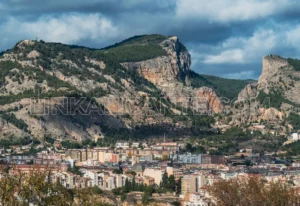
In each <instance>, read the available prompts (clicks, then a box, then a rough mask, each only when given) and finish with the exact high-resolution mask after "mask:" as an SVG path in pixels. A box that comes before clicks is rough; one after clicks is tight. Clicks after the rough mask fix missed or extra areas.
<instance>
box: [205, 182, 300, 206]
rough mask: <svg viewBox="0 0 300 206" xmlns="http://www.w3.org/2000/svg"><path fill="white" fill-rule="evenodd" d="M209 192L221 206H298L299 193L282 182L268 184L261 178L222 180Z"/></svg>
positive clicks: (299, 203)
mask: <svg viewBox="0 0 300 206" xmlns="http://www.w3.org/2000/svg"><path fill="white" fill-rule="evenodd" d="M209 192H210V194H211V196H212V198H213V199H214V200H215V203H216V204H217V205H220V206H232V205H236V206H244V205H247V206H257V205H260V206H294V205H295V206H296V205H300V194H299V192H298V191H297V190H296V189H294V188H291V187H289V186H288V185H286V184H283V183H281V182H271V183H269V184H266V182H265V181H264V180H263V179H262V178H260V177H249V178H245V179H232V180H229V181H226V180H222V181H219V182H217V183H215V184H213V185H212V186H211V187H210V188H209Z"/></svg>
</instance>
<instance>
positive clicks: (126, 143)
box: [116, 142, 129, 149]
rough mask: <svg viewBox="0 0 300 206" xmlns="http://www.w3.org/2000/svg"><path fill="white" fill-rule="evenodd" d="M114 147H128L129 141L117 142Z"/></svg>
mask: <svg viewBox="0 0 300 206" xmlns="http://www.w3.org/2000/svg"><path fill="white" fill-rule="evenodd" d="M116 148H122V149H127V148H129V143H128V142H117V143H116Z"/></svg>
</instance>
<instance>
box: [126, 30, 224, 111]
mask: <svg viewBox="0 0 300 206" xmlns="http://www.w3.org/2000/svg"><path fill="white" fill-rule="evenodd" d="M160 46H161V47H162V48H163V49H164V50H165V51H166V53H167V55H166V56H162V57H157V58H154V59H150V60H146V61H141V62H125V63H121V64H122V65H123V66H124V67H125V68H127V69H136V70H137V71H139V73H140V74H141V75H142V76H143V77H144V78H146V79H147V80H149V81H150V82H152V83H153V84H154V85H156V86H157V87H158V88H160V89H161V90H162V91H163V92H164V93H165V94H166V96H167V97H168V98H169V99H170V100H171V102H172V103H174V104H179V105H180V106H182V107H189V108H194V109H196V110H197V111H198V112H212V113H219V112H221V111H222V109H223V106H222V103H221V101H220V100H219V98H218V97H217V95H216V94H215V92H214V91H213V90H212V89H210V88H207V87H203V88H200V89H195V88H191V87H189V75H188V74H189V71H190V66H191V56H190V54H189V53H188V51H187V50H186V48H185V47H184V46H183V45H182V44H181V43H180V42H179V40H178V38H177V37H175V36H173V37H170V38H168V39H166V40H165V41H163V42H162V43H161V44H160ZM200 110H201V111H200Z"/></svg>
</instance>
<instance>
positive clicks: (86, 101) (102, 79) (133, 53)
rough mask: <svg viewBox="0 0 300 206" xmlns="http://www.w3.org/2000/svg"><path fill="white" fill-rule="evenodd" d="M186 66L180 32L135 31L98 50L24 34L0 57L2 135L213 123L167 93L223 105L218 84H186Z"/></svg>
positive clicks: (176, 128)
mask: <svg viewBox="0 0 300 206" xmlns="http://www.w3.org/2000/svg"><path fill="white" fill-rule="evenodd" d="M137 47H139V48H137ZM123 61H125V62H123ZM127 61H129V62H127ZM176 61H177V63H175V64H174V62H176ZM120 62H121V63H120ZM132 64H145V65H146V66H145V67H142V68H135V67H131V66H132ZM148 64H149V65H150V66H151V67H154V70H155V72H156V73H154V74H155V75H157V76H151V72H153V71H154V70H149V72H148V73H145V70H144V69H149V66H147V65H148ZM189 65H190V56H189V54H188V52H187V50H186V49H185V47H184V46H183V45H182V44H181V43H180V42H179V41H178V39H177V38H176V37H163V36H158V35H150V36H140V37H134V38H132V39H129V40H127V41H124V42H122V43H120V44H117V45H114V46H111V47H108V48H104V49H100V50H96V49H89V48H85V47H80V46H69V45H63V44H60V43H46V42H44V41H30V40H24V41H21V42H19V43H17V44H16V45H15V46H14V47H13V48H12V49H10V50H8V51H6V52H4V53H2V55H1V57H0V68H1V70H0V71H1V80H0V104H1V111H0V116H1V125H3V127H1V131H0V137H1V138H4V139H10V140H17V139H19V138H21V137H31V138H38V139H44V138H45V137H52V138H59V139H65V140H76V141H83V140H85V139H98V138H103V137H114V138H133V137H134V138H139V137H141V136H145V134H147V135H146V136H152V135H156V136H160V135H163V134H164V133H169V132H171V133H174V132H175V134H177V135H190V134H192V133H195V132H196V133H197V132H201V131H202V130H203V129H204V130H206V129H209V128H210V124H211V123H213V122H214V120H213V118H212V117H205V116H199V115H193V109H194V108H189V105H192V102H190V100H189V101H188V102H185V103H188V105H185V104H184V102H183V101H182V99H178V98H177V97H181V96H175V99H173V96H172V94H171V93H170V92H171V91H172V90H171V88H172V87H173V85H174V84H175V85H177V86H178V87H180V88H181V90H182V91H180V95H184V96H196V95H198V96H202V97H203V98H205V99H207V101H208V102H209V104H208V105H206V106H205V107H204V108H202V110H203V111H204V112H207V111H210V110H212V111H214V110H216V111H219V109H220V108H219V107H220V106H221V104H220V103H219V102H218V98H217V96H216V95H215V94H214V92H213V90H211V89H209V88H206V87H205V88H200V89H199V90H198V89H197V90H190V89H189V88H186V86H185V84H184V82H183V81H184V80H183V77H184V76H185V74H186V73H187V72H188V71H189ZM149 77H151V78H149ZM156 77H158V78H157V79H155V78H156ZM166 79H167V81H166ZM157 80H161V81H163V82H165V83H166V82H167V83H168V84H165V85H163V86H162V85H161V84H160V82H158V81H157ZM169 83H170V84H169ZM216 103H217V104H216ZM195 123H197V124H195ZM201 128H202V129H201Z"/></svg>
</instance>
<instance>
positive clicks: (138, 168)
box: [131, 163, 145, 176]
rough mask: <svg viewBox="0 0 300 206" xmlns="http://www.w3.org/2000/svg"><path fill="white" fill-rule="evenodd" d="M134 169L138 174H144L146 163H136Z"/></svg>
mask: <svg viewBox="0 0 300 206" xmlns="http://www.w3.org/2000/svg"><path fill="white" fill-rule="evenodd" d="M131 170H132V171H134V172H135V173H136V175H137V176H143V173H144V170H145V167H144V165H142V164H140V163H135V164H134V165H133V166H132V168H131Z"/></svg>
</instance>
